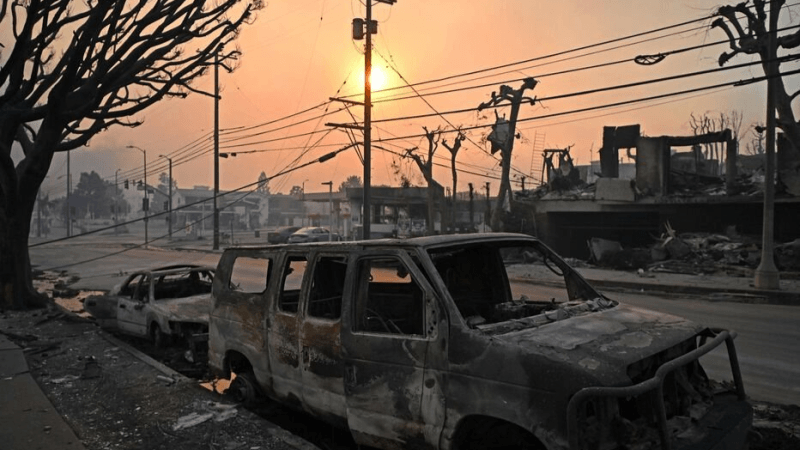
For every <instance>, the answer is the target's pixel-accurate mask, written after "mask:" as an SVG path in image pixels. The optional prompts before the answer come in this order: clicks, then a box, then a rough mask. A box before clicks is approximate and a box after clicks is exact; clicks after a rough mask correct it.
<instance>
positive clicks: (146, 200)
mask: <svg viewBox="0 0 800 450" xmlns="http://www.w3.org/2000/svg"><path fill="white" fill-rule="evenodd" d="M128 148H135V149H136V150H139V151H140V152H142V154H143V155H144V199H143V201H142V210H144V247H145V248H147V242H148V237H147V221H148V214H147V212H148V211H150V199H149V198H147V151H146V150H144V149H142V148H139V147H137V146H135V145H129V146H128Z"/></svg>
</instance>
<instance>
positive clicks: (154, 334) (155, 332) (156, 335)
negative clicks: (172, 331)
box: [150, 323, 172, 350]
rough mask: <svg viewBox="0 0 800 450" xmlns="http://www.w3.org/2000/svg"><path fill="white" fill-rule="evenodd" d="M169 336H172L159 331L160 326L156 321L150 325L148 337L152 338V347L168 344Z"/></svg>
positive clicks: (160, 347) (158, 347) (159, 347)
mask: <svg viewBox="0 0 800 450" xmlns="http://www.w3.org/2000/svg"><path fill="white" fill-rule="evenodd" d="M171 337H172V336H170V335H168V334H167V333H164V332H163V331H161V327H160V326H158V324H157V323H154V324H153V325H152V326H151V327H150V338H151V339H152V340H153V347H155V348H157V349H159V350H160V349H163V348H165V347H167V346H168V345H169V344H170V340H171V339H170V338H171Z"/></svg>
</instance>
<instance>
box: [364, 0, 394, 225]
mask: <svg viewBox="0 0 800 450" xmlns="http://www.w3.org/2000/svg"><path fill="white" fill-rule="evenodd" d="M375 1H376V2H378V3H385V4H387V5H393V4H395V3H396V2H397V0H375ZM366 8H367V17H366V20H362V19H360V18H356V19H353V39H355V40H361V39H364V37H365V32H364V31H365V25H366V45H365V48H364V195H363V200H362V201H363V212H362V216H361V223H362V233H361V234H362V239H369V238H370V232H371V230H370V223H371V221H372V219H371V215H372V214H371V208H372V175H371V170H370V169H371V165H372V83H371V81H370V76H371V75H372V35H373V34H375V33H377V32H378V23H377V22H374V23H373V21H372V0H367V3H366Z"/></svg>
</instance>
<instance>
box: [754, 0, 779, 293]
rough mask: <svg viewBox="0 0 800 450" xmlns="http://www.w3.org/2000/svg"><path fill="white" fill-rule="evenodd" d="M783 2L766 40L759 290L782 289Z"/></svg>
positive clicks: (774, 8) (773, 13) (774, 7)
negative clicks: (777, 241)
mask: <svg viewBox="0 0 800 450" xmlns="http://www.w3.org/2000/svg"><path fill="white" fill-rule="evenodd" d="M781 3H782V2H780V1H776V0H770V2H769V4H770V6H769V39H768V40H767V53H768V55H769V56H768V57H767V61H769V62H768V63H767V77H768V78H767V124H766V125H767V148H766V154H765V155H764V156H765V157H766V164H764V221H763V230H762V232H761V263H760V264H759V265H758V268H756V271H755V278H754V280H753V284H754V285H755V287H756V288H758V289H770V290H776V289H780V278H779V275H778V269H777V267H775V261H774V256H773V244H774V243H773V231H774V230H773V228H774V218H775V93H776V84H777V81H778V79H777V77H776V74H777V72H778V65H777V63H776V61H775V58H776V55H777V45H778V41H777V36H776V35H777V33H778V12H779V11H780V5H781Z"/></svg>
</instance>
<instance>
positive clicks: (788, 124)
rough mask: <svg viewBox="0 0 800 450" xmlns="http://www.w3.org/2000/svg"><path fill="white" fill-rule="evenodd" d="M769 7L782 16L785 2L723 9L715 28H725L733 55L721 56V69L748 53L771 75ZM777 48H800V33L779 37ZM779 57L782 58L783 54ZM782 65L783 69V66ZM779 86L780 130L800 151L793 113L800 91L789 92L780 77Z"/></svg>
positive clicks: (760, 0)
mask: <svg viewBox="0 0 800 450" xmlns="http://www.w3.org/2000/svg"><path fill="white" fill-rule="evenodd" d="M768 3H770V4H771V5H772V6H771V7H774V8H777V10H776V11H775V14H780V11H781V8H782V7H783V5H784V3H785V0H773V1H772V2H767V1H766V0H754V1H753V7H751V6H749V5H748V4H747V3H739V4H738V5H736V6H723V7H721V8H719V9H718V10H717V15H718V16H719V17H718V18H717V19H716V20H714V22H713V23H712V27H718V28H721V29H722V30H723V31H724V32H725V34H726V35H727V36H728V40H729V44H730V48H731V51H730V52H724V53H722V54H721V55H720V57H719V65H720V66H722V65H724V64H725V63H727V62H728V61H730V60H731V59H732V58H734V57H735V56H737V55H739V54H741V53H744V54H746V55H758V56H759V57H760V58H761V66H762V69H763V70H764V73H765V74H767V73H768V72H769V69H768V64H769V49H768V42H769V34H768V32H767V31H768V30H767V25H768V22H767V19H768V14H767V11H766V6H767V4H768ZM731 28H733V29H731ZM776 45H777V46H778V50H780V49H792V48H796V47H798V46H800V29H796V28H795V31H794V32H793V33H791V34H785V35H783V36H778V37H777V44H776ZM776 53H778V54H779V52H776ZM779 56H780V55H779ZM778 65H780V62H779V63H778ZM778 70H780V68H778ZM775 85H776V89H775V91H776V93H775V99H776V100H775V105H776V110H777V112H778V120H777V126H778V127H780V128H781V130H783V132H784V134H785V135H786V138H787V139H788V140H789V142H791V144H792V146H793V147H794V149H795V151H800V122H798V120H797V118H796V117H795V113H794V111H793V110H792V102H793V101H795V100H796V99H797V97H798V95H800V89H798V90H796V91H795V92H791V93H790V92H787V91H786V85H785V82H784V79H783V77H779V78H778V79H777V81H776V83H775Z"/></svg>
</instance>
